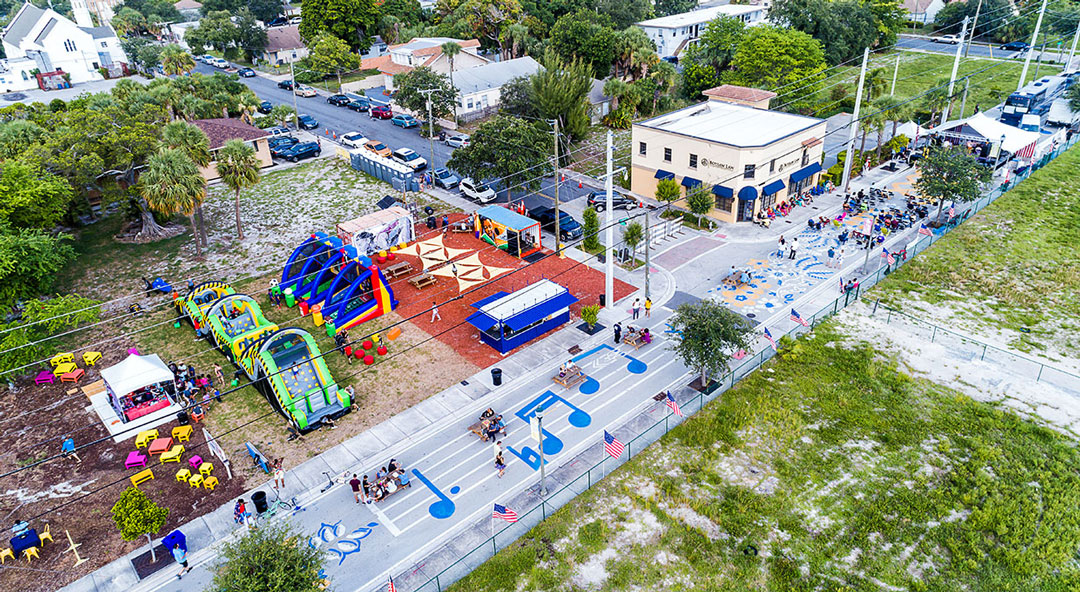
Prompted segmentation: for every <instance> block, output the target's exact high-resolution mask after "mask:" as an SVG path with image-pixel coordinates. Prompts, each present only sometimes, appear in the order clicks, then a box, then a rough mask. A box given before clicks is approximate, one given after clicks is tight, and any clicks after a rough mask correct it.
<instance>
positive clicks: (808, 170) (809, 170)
mask: <svg viewBox="0 0 1080 592" xmlns="http://www.w3.org/2000/svg"><path fill="white" fill-rule="evenodd" d="M820 172H821V163H817V162H815V163H814V164H812V165H810V166H806V167H803V168H801V169H799V170H797V171H795V172H794V173H791V182H792V183H798V182H799V181H802V180H803V179H805V178H807V177H809V176H810V175H813V174H814V173H820Z"/></svg>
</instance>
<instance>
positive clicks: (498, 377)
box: [491, 368, 502, 386]
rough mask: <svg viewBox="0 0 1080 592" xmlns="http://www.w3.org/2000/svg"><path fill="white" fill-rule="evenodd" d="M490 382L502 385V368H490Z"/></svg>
mask: <svg viewBox="0 0 1080 592" xmlns="http://www.w3.org/2000/svg"><path fill="white" fill-rule="evenodd" d="M491 384H493V385H495V386H501V385H502V370H500V369H498V368H492V369H491Z"/></svg>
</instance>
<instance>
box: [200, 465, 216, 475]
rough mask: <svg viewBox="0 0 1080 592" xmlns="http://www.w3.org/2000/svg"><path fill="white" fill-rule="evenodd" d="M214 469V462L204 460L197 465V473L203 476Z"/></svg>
mask: <svg viewBox="0 0 1080 592" xmlns="http://www.w3.org/2000/svg"><path fill="white" fill-rule="evenodd" d="M213 470H214V463H208V462H204V463H202V464H201V465H199V474H200V475H202V476H203V477H209V476H210V473H211V472H213Z"/></svg>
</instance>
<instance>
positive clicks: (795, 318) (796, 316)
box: [791, 308, 810, 327]
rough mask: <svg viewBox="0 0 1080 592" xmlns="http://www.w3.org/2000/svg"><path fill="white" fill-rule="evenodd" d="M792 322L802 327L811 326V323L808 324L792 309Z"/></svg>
mask: <svg viewBox="0 0 1080 592" xmlns="http://www.w3.org/2000/svg"><path fill="white" fill-rule="evenodd" d="M791 320H793V321H795V322H796V323H798V324H800V325H802V326H803V327H809V326H810V323H807V322H806V321H805V320H803V318H802V316H801V315H800V314H799V313H798V312H796V311H795V309H794V308H793V309H791Z"/></svg>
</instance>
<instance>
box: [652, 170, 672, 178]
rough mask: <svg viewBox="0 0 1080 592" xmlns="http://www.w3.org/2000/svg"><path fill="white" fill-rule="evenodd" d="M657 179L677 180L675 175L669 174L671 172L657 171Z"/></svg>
mask: <svg viewBox="0 0 1080 592" xmlns="http://www.w3.org/2000/svg"><path fill="white" fill-rule="evenodd" d="M655 178H657V179H674V178H675V173H669V172H667V171H665V170H662V169H657V170H656V175H655Z"/></svg>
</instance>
